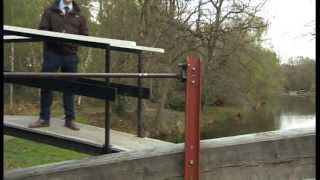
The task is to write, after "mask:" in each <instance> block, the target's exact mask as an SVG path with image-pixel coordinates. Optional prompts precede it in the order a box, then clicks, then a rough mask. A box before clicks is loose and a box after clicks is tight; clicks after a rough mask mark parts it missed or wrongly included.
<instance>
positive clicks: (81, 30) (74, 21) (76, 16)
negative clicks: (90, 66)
mask: <svg viewBox="0 0 320 180" xmlns="http://www.w3.org/2000/svg"><path fill="white" fill-rule="evenodd" d="M59 2H60V0H56V1H55V2H54V3H53V4H52V6H51V7H49V8H47V9H46V10H45V11H44V14H43V15H42V19H41V22H40V26H39V29H41V30H48V31H56V32H63V33H70V34H80V35H88V27H87V22H86V19H85V17H84V16H83V15H82V14H81V13H80V8H79V6H78V5H77V3H75V1H73V2H72V3H73V9H72V11H70V12H69V13H68V14H67V15H64V14H63V12H62V11H61V10H60V9H59ZM44 50H45V51H47V50H51V51H54V52H56V53H60V54H76V53H77V51H78V45H76V44H71V43H61V42H46V43H45V44H44Z"/></svg>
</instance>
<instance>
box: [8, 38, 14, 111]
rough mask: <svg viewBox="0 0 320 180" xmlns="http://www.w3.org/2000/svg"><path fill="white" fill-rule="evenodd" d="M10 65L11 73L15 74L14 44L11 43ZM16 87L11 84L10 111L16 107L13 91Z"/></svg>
mask: <svg viewBox="0 0 320 180" xmlns="http://www.w3.org/2000/svg"><path fill="white" fill-rule="evenodd" d="M10 60H11V61H10V64H11V69H10V70H11V72H14V44H13V43H11V58H10ZM13 88H14V87H13V84H10V95H9V96H10V102H9V106H10V109H13V105H14V103H13V91H14V89H13Z"/></svg>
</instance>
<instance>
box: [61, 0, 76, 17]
mask: <svg viewBox="0 0 320 180" xmlns="http://www.w3.org/2000/svg"><path fill="white" fill-rule="evenodd" d="M66 6H68V7H69V12H70V11H72V9H73V3H70V4H69V5H66V4H64V2H63V0H60V3H59V9H60V10H61V11H62V12H63V14H65V13H66V10H65V9H64V7H66Z"/></svg>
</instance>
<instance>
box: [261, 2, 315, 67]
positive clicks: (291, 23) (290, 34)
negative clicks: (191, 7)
mask: <svg viewBox="0 0 320 180" xmlns="http://www.w3.org/2000/svg"><path fill="white" fill-rule="evenodd" d="M315 9H316V8H315V0H268V2H267V3H266V4H265V6H264V8H263V10H262V12H261V13H260V15H261V16H262V17H264V18H265V19H266V20H268V21H269V23H270V26H269V30H268V32H267V34H266V38H267V39H269V40H268V41H267V42H266V46H267V47H272V49H273V50H274V51H275V52H276V53H277V54H278V56H279V57H280V60H281V63H286V62H287V61H288V58H290V57H296V56H305V57H310V58H312V59H315V53H316V51H315V38H314V39H313V38H312V36H311V35H310V34H311V33H313V32H314V31H315V28H314V27H315V26H314V25H313V26H312V24H314V23H315Z"/></svg>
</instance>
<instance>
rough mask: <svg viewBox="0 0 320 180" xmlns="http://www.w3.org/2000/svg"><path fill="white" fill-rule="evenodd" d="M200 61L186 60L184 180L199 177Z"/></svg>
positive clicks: (195, 179)
mask: <svg viewBox="0 0 320 180" xmlns="http://www.w3.org/2000/svg"><path fill="white" fill-rule="evenodd" d="M201 76H202V67H201V61H200V59H198V58H194V57H188V59H187V81H186V84H187V87H186V116H185V117H186V121H185V166H184V179H185V180H199V176H200V166H199V165H200V164H199V160H200V114H201V113H200V111H201V83H202V82H201V81H202V77H201Z"/></svg>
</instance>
